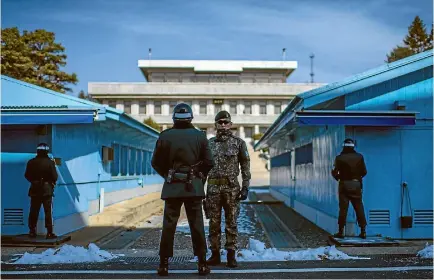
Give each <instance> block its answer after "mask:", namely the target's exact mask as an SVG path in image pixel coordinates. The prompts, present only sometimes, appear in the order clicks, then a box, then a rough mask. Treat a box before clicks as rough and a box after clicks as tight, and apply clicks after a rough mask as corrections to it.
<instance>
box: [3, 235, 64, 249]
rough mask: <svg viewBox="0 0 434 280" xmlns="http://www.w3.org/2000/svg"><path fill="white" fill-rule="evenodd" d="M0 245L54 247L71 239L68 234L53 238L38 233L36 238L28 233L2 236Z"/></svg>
mask: <svg viewBox="0 0 434 280" xmlns="http://www.w3.org/2000/svg"><path fill="white" fill-rule="evenodd" d="M1 240H2V246H5V247H7V246H13V247H20V246H25V247H29V246H37V247H55V246H57V245H60V244H63V243H65V242H68V241H69V240H71V236H70V235H63V236H58V237H57V238H54V239H46V238H45V236H44V235H38V236H36V238H30V237H29V235H28V234H21V235H14V236H2V238H1Z"/></svg>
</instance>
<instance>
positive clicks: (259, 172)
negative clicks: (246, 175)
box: [246, 143, 270, 186]
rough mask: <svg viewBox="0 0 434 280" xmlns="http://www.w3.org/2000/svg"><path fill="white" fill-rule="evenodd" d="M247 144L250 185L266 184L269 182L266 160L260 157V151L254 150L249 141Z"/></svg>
mask: <svg viewBox="0 0 434 280" xmlns="http://www.w3.org/2000/svg"><path fill="white" fill-rule="evenodd" d="M246 144H247V150H248V152H249V155H250V172H251V173H252V180H251V183H250V185H251V186H268V185H269V184H270V172H269V171H268V170H267V168H266V164H267V160H265V159H263V158H260V157H259V155H260V154H261V152H260V151H258V152H255V150H253V146H252V144H251V143H246Z"/></svg>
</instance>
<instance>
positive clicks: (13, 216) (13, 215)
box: [3, 208, 24, 226]
mask: <svg viewBox="0 0 434 280" xmlns="http://www.w3.org/2000/svg"><path fill="white" fill-rule="evenodd" d="M3 224H4V225H7V226H21V225H24V212H23V209H18V208H5V209H3Z"/></svg>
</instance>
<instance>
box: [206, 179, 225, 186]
mask: <svg viewBox="0 0 434 280" xmlns="http://www.w3.org/2000/svg"><path fill="white" fill-rule="evenodd" d="M208 184H210V185H217V186H219V185H227V184H229V180H228V179H227V178H220V179H217V178H210V179H208Z"/></svg>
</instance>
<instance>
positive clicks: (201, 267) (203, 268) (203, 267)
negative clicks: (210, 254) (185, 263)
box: [197, 255, 211, 276]
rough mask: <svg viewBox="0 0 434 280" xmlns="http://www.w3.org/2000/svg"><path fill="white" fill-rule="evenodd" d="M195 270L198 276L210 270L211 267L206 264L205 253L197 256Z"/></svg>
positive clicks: (206, 273)
mask: <svg viewBox="0 0 434 280" xmlns="http://www.w3.org/2000/svg"><path fill="white" fill-rule="evenodd" d="M197 271H198V272H199V275H200V276H205V275H208V274H209V273H210V272H211V269H209V267H208V265H207V264H206V256H205V255H203V256H199V257H198V264H197Z"/></svg>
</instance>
